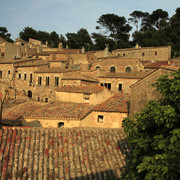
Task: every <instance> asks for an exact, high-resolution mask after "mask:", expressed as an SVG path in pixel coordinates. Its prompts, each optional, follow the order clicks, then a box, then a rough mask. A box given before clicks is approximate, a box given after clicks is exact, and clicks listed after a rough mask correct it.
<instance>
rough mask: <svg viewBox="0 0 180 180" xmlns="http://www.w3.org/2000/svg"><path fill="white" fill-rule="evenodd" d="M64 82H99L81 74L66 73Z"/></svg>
mask: <svg viewBox="0 0 180 180" xmlns="http://www.w3.org/2000/svg"><path fill="white" fill-rule="evenodd" d="M62 80H84V81H91V82H99V81H98V79H95V78H92V77H90V76H87V75H83V74H81V72H71V73H64V75H63V78H62Z"/></svg>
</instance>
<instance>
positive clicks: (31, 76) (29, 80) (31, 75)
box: [29, 74, 32, 83]
mask: <svg viewBox="0 0 180 180" xmlns="http://www.w3.org/2000/svg"><path fill="white" fill-rule="evenodd" d="M29 82H30V83H32V74H30V80H29Z"/></svg>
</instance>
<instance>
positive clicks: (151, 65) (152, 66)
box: [142, 61, 173, 68]
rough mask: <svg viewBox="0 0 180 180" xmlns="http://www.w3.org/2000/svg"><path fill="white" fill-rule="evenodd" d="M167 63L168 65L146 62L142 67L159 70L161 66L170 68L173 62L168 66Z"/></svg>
mask: <svg viewBox="0 0 180 180" xmlns="http://www.w3.org/2000/svg"><path fill="white" fill-rule="evenodd" d="M142 63H143V62H142ZM168 63H169V62H168V61H155V62H146V63H144V67H145V68H160V67H161V66H163V65H166V66H170V65H171V64H172V63H173V61H170V64H168Z"/></svg>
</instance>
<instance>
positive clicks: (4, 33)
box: [0, 27, 13, 42]
mask: <svg viewBox="0 0 180 180" xmlns="http://www.w3.org/2000/svg"><path fill="white" fill-rule="evenodd" d="M0 37H2V38H3V39H4V40H6V41H8V42H13V40H12V39H11V34H10V33H8V30H7V28H6V27H0Z"/></svg>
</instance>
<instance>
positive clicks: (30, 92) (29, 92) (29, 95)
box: [28, 90, 32, 98]
mask: <svg viewBox="0 0 180 180" xmlns="http://www.w3.org/2000/svg"><path fill="white" fill-rule="evenodd" d="M28 97H30V98H32V91H30V90H29V91H28Z"/></svg>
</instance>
